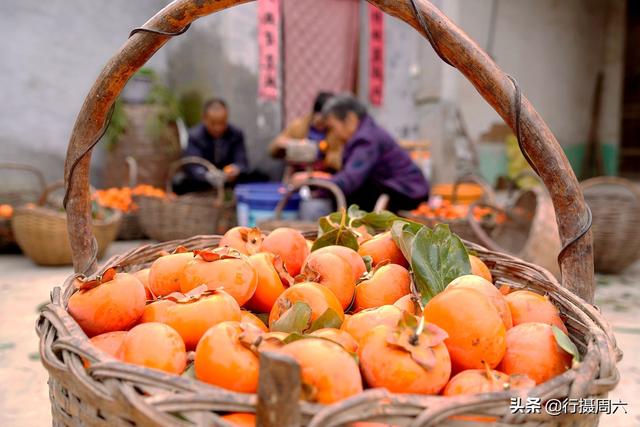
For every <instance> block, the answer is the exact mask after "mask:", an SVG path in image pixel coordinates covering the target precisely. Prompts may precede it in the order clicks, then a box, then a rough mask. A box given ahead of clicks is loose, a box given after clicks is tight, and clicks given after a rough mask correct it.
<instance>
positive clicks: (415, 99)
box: [360, 0, 625, 180]
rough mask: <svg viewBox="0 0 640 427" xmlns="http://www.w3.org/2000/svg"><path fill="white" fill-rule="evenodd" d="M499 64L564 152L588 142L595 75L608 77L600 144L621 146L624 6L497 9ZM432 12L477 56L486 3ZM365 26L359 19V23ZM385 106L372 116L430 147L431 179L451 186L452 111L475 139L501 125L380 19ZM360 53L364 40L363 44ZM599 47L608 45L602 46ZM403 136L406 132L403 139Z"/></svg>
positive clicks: (588, 3)
mask: <svg viewBox="0 0 640 427" xmlns="http://www.w3.org/2000/svg"><path fill="white" fill-rule="evenodd" d="M495 1H496V2H497V3H496V4H497V16H496V23H497V24H496V28H495V39H494V48H493V52H491V53H492V54H493V56H494V58H495V60H496V62H497V63H498V65H499V66H500V67H501V68H502V69H503V70H504V71H505V72H507V73H509V74H511V75H512V76H513V77H515V78H516V79H517V81H518V82H519V84H520V86H521V87H522V90H523V93H524V94H525V95H526V96H527V97H528V98H529V99H530V100H531V102H532V103H533V105H534V106H535V108H536V109H537V110H538V112H539V113H540V114H541V116H542V117H543V118H544V119H545V121H546V122H547V124H548V125H549V127H550V128H551V130H552V131H553V132H554V134H555V135H556V137H557V139H558V141H559V142H560V143H561V144H562V145H564V146H571V145H573V144H582V143H585V142H586V141H587V138H588V132H589V126H590V122H591V110H592V99H593V92H594V86H595V82H596V75H597V73H598V71H599V70H602V71H603V72H604V73H605V78H604V86H603V99H602V106H601V117H600V126H599V138H600V141H601V142H604V143H610V144H618V143H619V140H620V122H621V120H620V119H621V111H620V110H621V102H622V78H623V74H622V72H623V50H624V20H625V15H624V4H625V0H610V1H603V0H536V1H532V0H495ZM433 3H434V4H436V6H438V7H440V9H441V10H442V11H443V12H444V13H445V14H447V16H449V17H450V18H451V19H452V20H453V21H454V22H455V23H456V24H457V25H458V26H460V27H461V28H462V29H463V30H464V31H465V32H467V34H469V36H470V37H471V38H472V39H474V40H475V41H476V42H477V43H478V44H479V45H480V46H481V47H482V48H486V47H487V41H488V36H489V26H490V21H491V16H490V15H491V8H492V3H493V0H436V1H434V2H433ZM363 22H364V23H365V24H366V19H363ZM385 25H386V45H385V46H386V49H387V52H386V54H387V57H386V64H385V72H386V76H385V105H384V106H382V107H381V108H377V109H373V112H374V115H375V116H376V118H378V120H379V121H380V122H381V123H382V124H383V125H385V126H386V127H387V128H388V129H389V130H390V131H391V132H392V133H393V134H394V135H395V136H396V137H399V138H407V137H408V138H415V137H417V138H427V139H429V140H431V141H432V145H433V155H434V167H435V171H434V172H435V174H434V175H435V177H436V179H437V180H451V179H453V178H454V177H455V174H456V165H455V163H454V161H453V157H454V148H453V145H454V142H455V139H456V132H455V126H454V123H452V121H455V109H456V108H460V110H461V112H462V117H463V120H464V122H465V123H466V125H467V129H468V131H469V133H470V136H471V138H472V139H473V140H478V139H479V137H480V135H482V134H483V133H485V132H486V131H488V130H489V128H490V127H491V126H492V124H494V123H502V119H501V118H500V117H499V116H498V115H497V114H496V113H495V112H494V111H493V109H492V108H491V107H490V106H489V105H488V104H487V103H486V102H485V101H484V99H482V97H481V96H480V95H479V94H478V93H477V92H476V90H475V89H474V88H473V86H472V85H471V84H470V83H468V81H467V80H466V78H465V77H464V76H462V74H460V73H459V72H458V71H457V70H455V69H453V68H451V67H449V66H448V65H446V64H444V63H443V62H442V61H441V60H440V59H439V58H438V57H437V55H436V54H435V52H433V49H431V47H430V46H429V44H428V42H427V41H426V39H424V38H422V37H421V36H420V35H418V33H417V32H415V31H413V29H411V28H410V27H409V26H408V25H406V24H404V23H403V22H400V21H398V20H397V19H395V18H392V17H390V16H386V19H385ZM363 40H364V41H365V44H364V46H363V50H365V51H366V33H365V36H364V37H363ZM604 43H606V45H603V44H604ZM367 64H368V63H367V56H366V52H364V53H362V54H361V75H360V76H361V80H360V93H361V97H362V98H363V99H366V97H367V87H368V81H367ZM407 129H409V132H406V130H407Z"/></svg>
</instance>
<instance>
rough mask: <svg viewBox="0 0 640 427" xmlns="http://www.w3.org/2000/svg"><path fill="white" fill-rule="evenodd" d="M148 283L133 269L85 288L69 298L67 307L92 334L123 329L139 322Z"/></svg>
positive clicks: (88, 333)
mask: <svg viewBox="0 0 640 427" xmlns="http://www.w3.org/2000/svg"><path fill="white" fill-rule="evenodd" d="M144 304H145V294H144V285H143V284H142V282H140V280H138V279H136V278H135V276H133V275H132V274H129V273H117V274H116V275H115V276H114V277H113V279H112V280H110V281H108V282H105V283H103V284H101V285H98V286H96V287H95V288H93V289H88V290H81V291H77V292H76V293H74V294H73V295H72V296H71V298H70V299H69V305H68V307H67V310H68V311H69V314H70V315H71V317H73V318H74V319H75V320H76V322H78V324H79V325H80V327H81V328H82V330H83V331H84V332H85V333H86V334H87V335H88V336H89V337H93V336H95V335H99V334H103V333H105V332H114V331H122V330H126V329H129V328H130V327H132V326H133V325H135V324H136V322H137V321H138V319H139V318H140V316H142V313H143V311H144Z"/></svg>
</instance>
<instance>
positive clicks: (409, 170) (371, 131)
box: [332, 116, 429, 199]
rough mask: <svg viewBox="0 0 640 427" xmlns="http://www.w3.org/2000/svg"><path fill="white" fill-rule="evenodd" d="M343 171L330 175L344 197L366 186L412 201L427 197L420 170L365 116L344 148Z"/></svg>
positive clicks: (386, 134)
mask: <svg viewBox="0 0 640 427" xmlns="http://www.w3.org/2000/svg"><path fill="white" fill-rule="evenodd" d="M342 164H343V167H342V170H341V171H340V172H338V173H337V174H335V175H334V176H333V179H332V181H333V182H334V183H335V184H337V185H338V186H339V187H340V188H341V189H342V191H343V192H344V193H345V195H347V196H348V195H350V194H353V193H354V192H356V191H358V190H360V188H361V187H362V186H363V185H365V183H367V184H368V183H373V184H377V186H380V187H383V188H388V189H390V190H394V191H396V192H398V193H400V194H403V195H405V196H407V197H409V198H412V199H422V198H426V197H427V194H428V193H429V184H427V180H426V179H425V177H424V175H423V174H422V171H420V169H419V168H418V166H416V164H415V163H413V161H412V160H411V157H409V154H408V153H407V152H406V151H404V150H403V149H402V147H400V146H399V145H398V144H397V143H396V141H395V140H394V139H393V137H392V136H391V135H389V134H388V133H387V131H385V130H384V129H382V128H381V127H380V126H378V125H377V124H376V123H375V122H374V121H373V119H372V118H371V117H370V116H365V117H364V118H363V119H362V120H361V122H360V126H359V127H358V130H357V131H356V133H355V134H354V135H353V136H352V137H351V139H350V140H349V141H347V144H346V145H345V146H344V151H343V153H342Z"/></svg>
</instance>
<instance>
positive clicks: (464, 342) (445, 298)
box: [424, 288, 506, 372]
mask: <svg viewBox="0 0 640 427" xmlns="http://www.w3.org/2000/svg"><path fill="white" fill-rule="evenodd" d="M424 319H425V320H426V321H427V322H430V323H435V324H436V325H437V326H439V327H441V328H442V329H444V330H445V331H446V332H447V333H448V334H449V338H447V339H446V340H445V344H446V346H447V349H448V350H449V355H450V356H451V363H452V366H453V371H454V372H460V371H463V370H465V369H481V368H483V367H484V363H485V362H486V363H487V364H488V365H489V367H490V368H492V369H493V368H495V367H496V366H497V365H498V363H499V362H500V360H501V359H502V356H503V355H504V352H505V349H506V340H505V334H506V329H505V327H504V322H503V321H502V318H501V317H500V314H499V313H498V310H497V309H496V307H495V305H494V304H493V303H492V302H491V300H490V299H489V298H487V297H486V296H485V295H484V294H482V293H480V292H479V291H477V290H475V289H467V288H454V289H450V290H446V291H444V292H441V293H439V294H438V295H436V296H435V297H434V298H432V299H431V300H430V301H429V302H428V303H427V305H426V306H425V308H424Z"/></svg>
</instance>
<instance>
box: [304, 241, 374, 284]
mask: <svg viewBox="0 0 640 427" xmlns="http://www.w3.org/2000/svg"><path fill="white" fill-rule="evenodd" d="M325 252H329V253H332V254H334V255H338V256H339V257H340V258H342V259H344V260H345V261H347V262H348V263H349V264H350V265H351V271H353V278H354V280H355V281H357V280H358V279H359V278H360V277H361V276H362V275H363V274H364V273H366V272H367V266H366V265H365V263H364V260H363V259H362V257H361V256H360V254H358V252H356V251H354V250H353V249H351V248H348V247H346V246H340V245H331V246H325V247H323V248H320V249H318V250H316V251H314V252H313V253H314V254H322V253H325Z"/></svg>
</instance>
